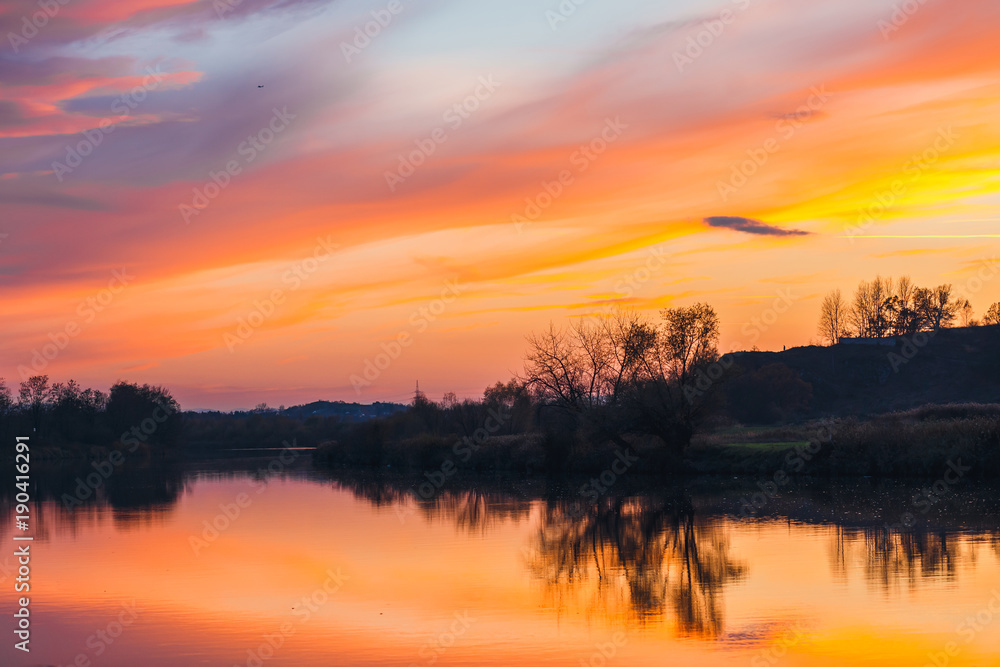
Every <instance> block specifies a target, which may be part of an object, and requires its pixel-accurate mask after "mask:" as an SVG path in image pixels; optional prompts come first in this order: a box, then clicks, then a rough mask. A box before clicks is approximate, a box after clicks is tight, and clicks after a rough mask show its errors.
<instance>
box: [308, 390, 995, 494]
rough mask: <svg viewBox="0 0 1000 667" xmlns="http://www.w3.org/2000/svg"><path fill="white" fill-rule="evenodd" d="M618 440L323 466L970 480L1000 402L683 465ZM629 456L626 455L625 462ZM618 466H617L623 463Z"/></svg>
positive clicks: (549, 439)
mask: <svg viewBox="0 0 1000 667" xmlns="http://www.w3.org/2000/svg"><path fill="white" fill-rule="evenodd" d="M626 440H627V442H628V445H629V447H628V449H627V451H624V452H623V450H622V447H621V446H620V445H615V444H613V443H610V442H606V443H603V444H594V443H592V442H588V441H586V439H583V438H572V437H569V436H563V437H556V436H553V435H551V434H549V435H546V434H540V433H528V434H521V435H507V436H498V437H492V436H484V437H480V438H476V437H475V436H473V437H465V438H455V437H446V436H432V435H422V436H418V437H414V438H406V439H399V440H385V439H379V440H377V441H374V440H369V441H367V442H366V441H357V440H355V441H351V442H343V443H340V442H335V441H330V442H325V443H322V444H320V445H319V447H318V448H317V449H316V451H315V453H314V460H315V461H316V462H317V464H319V465H320V466H324V467H341V466H369V467H391V468H395V469H402V470H419V471H428V472H430V473H431V474H435V475H436V474H441V475H444V476H445V477H449V476H451V475H453V474H454V473H456V472H458V471H469V472H513V473H520V474H526V475H532V474H543V473H548V474H552V473H583V474H593V473H601V472H602V471H605V470H608V469H612V468H617V469H622V468H623V467H627V468H628V469H629V470H633V469H634V470H635V471H637V472H638V473H640V474H654V475H672V474H680V475H703V474H713V475H718V474H723V475H725V474H734V475H760V474H776V473H779V472H783V473H784V474H788V475H811V476H837V477H856V476H872V477H887V478H889V477H900V478H902V477H925V478H937V477H939V476H941V475H942V474H943V471H944V470H946V469H947V468H948V466H949V464H950V463H957V462H959V461H960V462H961V463H960V465H961V466H963V467H967V468H969V470H968V471H966V472H965V473H964V474H968V476H969V477H974V478H989V477H993V476H996V475H998V474H1000V405H998V404H947V405H928V406H924V407H921V408H917V409H914V410H908V411H903V412H892V413H887V414H883V415H877V416H874V417H870V418H868V419H865V420H859V419H857V418H841V419H830V420H814V421H808V422H803V423H798V424H788V425H781V426H773V427H755V428H748V427H740V426H737V427H727V428H719V429H716V430H714V431H711V432H707V433H703V434H699V435H697V436H696V437H695V439H694V440H693V442H692V444H691V446H690V447H688V448H687V450H686V451H685V452H684V454H683V457H682V458H678V457H677V456H676V455H673V454H672V453H671V452H670V451H669V450H667V448H665V447H663V445H662V443H661V442H659V441H658V440H656V439H654V438H641V439H640V438H628V439H626ZM623 454H624V457H623ZM616 462H617V463H616Z"/></svg>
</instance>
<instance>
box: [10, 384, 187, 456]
mask: <svg viewBox="0 0 1000 667" xmlns="http://www.w3.org/2000/svg"><path fill="white" fill-rule="evenodd" d="M180 410H181V408H180V405H179V404H178V403H177V401H176V400H174V398H173V397H172V396H171V395H170V392H169V391H167V390H166V389H164V388H162V387H157V386H152V385H148V384H143V385H139V384H135V383H131V382H124V381H119V382H117V383H115V384H114V385H113V386H112V387H111V390H110V391H109V392H107V393H105V392H102V391H100V390H97V389H90V388H83V387H81V386H80V384H79V383H77V382H76V381H75V380H70V381H68V382H65V383H63V382H56V383H50V382H49V377H48V376H47V375H35V376H32V377H29V378H28V379H26V380H24V381H23V382H21V383H20V385H19V386H18V387H17V393H16V394H14V393H13V392H12V391H11V388H10V387H8V386H7V385H6V382H5V381H4V380H3V379H2V378H0V434H2V436H3V441H4V442H9V441H11V440H12V439H13V436H15V435H27V436H33V437H34V438H36V439H37V440H39V441H41V442H43V443H46V444H70V445H80V444H83V445H109V444H112V443H114V442H116V441H119V442H125V443H126V444H128V443H129V442H132V441H138V442H144V443H148V444H152V445H171V444H173V443H174V442H176V441H177V439H178V437H179V435H180V430H181V421H182V416H181V411H180Z"/></svg>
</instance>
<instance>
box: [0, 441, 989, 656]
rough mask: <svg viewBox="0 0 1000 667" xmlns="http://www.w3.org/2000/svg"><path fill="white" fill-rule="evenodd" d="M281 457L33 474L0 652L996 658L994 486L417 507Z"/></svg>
mask: <svg viewBox="0 0 1000 667" xmlns="http://www.w3.org/2000/svg"><path fill="white" fill-rule="evenodd" d="M285 456H286V460H285V461H284V462H283V461H281V459H280V458H279V457H278V456H277V455H276V454H272V456H271V457H270V458H269V457H266V456H265V457H261V458H257V459H245V458H243V459H238V460H237V459H228V460H205V461H199V462H195V463H185V464H181V463H172V464H168V463H164V462H162V461H160V462H150V463H147V464H145V465H143V464H138V465H134V466H131V468H130V470H127V471H117V472H115V473H114V474H112V475H111V476H110V477H109V478H107V479H104V478H101V480H100V482H99V483H98V484H95V485H94V486H96V487H97V488H96V490H95V489H93V488H91V489H90V490H91V491H92V493H91V494H90V496H89V497H87V498H85V499H83V500H82V501H81V502H80V503H77V502H75V501H74V500H73V494H74V492H75V490H76V489H77V487H78V486H79V484H80V482H79V481H78V479H83V480H86V473H87V469H85V468H84V469H79V467H71V466H70V467H67V466H59V467H55V466H50V468H51V469H45V468H40V467H39V466H36V469H37V472H35V475H36V489H35V491H34V494H35V495H36V497H37V498H38V500H37V501H35V502H34V503H33V505H32V519H33V523H32V535H33V536H34V540H33V541H32V542H31V553H32V559H31V574H30V592H29V593H15V592H14V585H15V577H17V573H16V567H17V564H16V558H15V557H14V556H13V555H12V554H13V551H14V547H13V546H9V545H14V544H21V543H14V542H13V541H12V539H11V538H12V531H13V530H14V527H13V525H12V524H11V523H10V521H11V517H12V515H13V505H12V504H11V501H12V498H10V497H5V498H4V499H3V505H2V506H0V513H2V514H0V533H2V535H0V538H2V540H3V543H4V544H5V545H8V547H5V548H4V549H3V555H2V556H0V605H2V609H3V610H4V615H5V617H6V618H7V619H8V620H7V621H6V622H5V624H6V627H7V628H8V629H7V631H5V632H4V637H5V638H4V640H3V643H2V646H0V658H2V659H0V663H2V664H3V665H81V666H86V665H108V666H127V667H133V666H146V667H159V666H165V667H166V666H169V667H178V666H182V665H223V666H227V667H228V666H233V665H241V666H248V667H255V666H256V667H261V666H263V665H295V666H306V667H308V666H311V665H324V666H327V665H401V666H403V667H411V666H414V665H416V666H421V667H423V666H430V665H438V666H440V665H567V666H570V665H572V666H577V665H593V666H594V667H600V666H604V665H622V666H623V667H625V666H633V665H637V666H641V665H698V666H711V665H750V666H751V667H765V666H772V665H781V666H784V667H797V666H805V665H810V666H814V665H815V666H819V665H823V666H826V665H831V666H832V665H838V666H840V665H880V666H887V665H888V666H894V665H912V666H914V667H922V666H924V665H936V666H937V667H945V666H946V665H949V666H950V665H968V666H971V665H976V666H984V667H985V666H989V667H998V666H1000V508H998V505H1000V493H998V489H997V487H996V486H988V485H983V484H981V483H974V482H972V481H965V480H959V481H958V482H957V483H956V484H953V485H950V486H948V488H947V489H944V487H943V486H941V485H939V487H938V491H942V490H943V493H941V495H940V496H939V495H937V494H935V492H934V491H933V488H928V489H926V490H924V487H925V486H926V485H925V484H923V483H921V482H918V481H901V482H892V483H885V482H881V483H880V482H877V481H873V480H866V479H862V480H849V481H838V482H830V481H828V480H811V481H809V480H799V481H797V482H795V483H793V484H790V485H789V486H788V487H787V488H783V489H781V490H780V493H779V494H777V495H775V494H773V493H765V491H773V489H769V488H768V487H767V485H766V484H764V485H763V488H764V490H762V487H761V485H759V484H758V480H755V479H732V478H726V479H718V478H711V479H698V480H688V481H679V482H663V481H656V482H654V481H652V480H648V479H642V478H640V477H639V476H635V478H634V479H622V480H618V481H617V482H616V483H615V484H614V485H612V486H611V487H610V488H607V489H603V487H602V490H601V491H600V492H593V491H596V490H595V489H593V487H590V489H588V493H586V494H583V493H582V491H583V489H582V488H581V487H583V486H584V485H585V484H589V482H588V480H586V479H572V480H559V481H553V480H544V479H537V480H518V479H492V478H491V479H483V478H458V477H455V478H453V479H448V480H445V483H444V484H443V485H442V486H441V488H435V489H434V492H433V494H429V495H430V497H429V498H421V497H419V496H418V495H417V494H416V493H414V491H413V489H414V487H417V488H419V486H418V485H419V483H420V482H421V481H422V480H421V477H420V475H419V474H414V475H410V476H405V475H388V474H378V475H376V474H373V473H371V472H338V473H334V474H330V473H322V472H319V471H316V470H315V469H313V468H312V467H311V465H310V464H309V462H308V460H307V459H308V455H307V454H305V455H300V454H296V455H294V456H292V455H288V454H287V453H286V454H285ZM292 458H294V459H295V460H294V461H293V460H291V459H292ZM90 471H91V472H93V468H90ZM92 479H93V480H94V481H97V480H96V478H92ZM762 479H766V477H763V478H762ZM428 488H429V487H424V489H425V490H426V489H428ZM926 491H930V494H931V495H929V496H928V495H927V493H926ZM64 494H67V495H64ZM754 494H757V495H754ZM80 495H87V494H86V488H84V489H83V490H81V493H80ZM425 495H426V494H425ZM932 501H933V502H932ZM213 524H214V525H213ZM903 524H909V525H908V526H907V527H903ZM887 526H888V527H887ZM892 526H896V527H895V528H891V527H892ZM21 595H29V596H30V610H31V641H30V648H31V652H30V653H28V654H25V653H23V652H21V651H18V650H15V649H14V643H15V642H16V641H17V639H16V638H15V637H14V635H13V633H12V632H11V630H12V629H13V622H12V619H11V616H10V612H12V611H13V610H14V609H16V604H17V603H16V598H17V597H19V596H21Z"/></svg>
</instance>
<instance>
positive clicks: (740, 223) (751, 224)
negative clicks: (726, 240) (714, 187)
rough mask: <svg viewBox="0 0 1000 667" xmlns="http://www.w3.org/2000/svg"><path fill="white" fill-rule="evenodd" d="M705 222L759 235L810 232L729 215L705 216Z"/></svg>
mask: <svg viewBox="0 0 1000 667" xmlns="http://www.w3.org/2000/svg"><path fill="white" fill-rule="evenodd" d="M705 224H707V225H708V226H709V227H724V228H726V229H733V230H735V231H738V232H746V233H747V234H758V235H760V236H808V235H809V234H811V232H805V231H802V230H801V229H782V228H781V227H775V226H774V225H769V224H767V223H766V222H761V221H760V220H753V219H751V218H741V217H739V216H731V215H714V216H711V217H708V218H705Z"/></svg>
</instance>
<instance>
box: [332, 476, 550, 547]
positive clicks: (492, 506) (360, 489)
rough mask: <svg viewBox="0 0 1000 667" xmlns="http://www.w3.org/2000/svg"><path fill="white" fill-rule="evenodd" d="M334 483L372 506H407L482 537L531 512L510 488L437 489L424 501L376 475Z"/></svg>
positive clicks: (429, 518)
mask: <svg viewBox="0 0 1000 667" xmlns="http://www.w3.org/2000/svg"><path fill="white" fill-rule="evenodd" d="M336 483H337V485H338V486H340V487H341V488H344V489H346V490H348V491H350V492H351V493H353V494H354V495H355V496H357V497H359V498H363V499H364V500H367V501H368V502H370V503H371V504H372V505H374V506H375V507H388V506H395V507H396V511H398V512H401V513H402V512H403V510H402V509H401V507H402V506H410V507H412V509H413V511H414V512H415V513H416V514H418V515H420V516H423V517H424V518H426V519H427V520H434V519H443V520H449V521H452V522H453V523H454V524H455V525H456V526H458V528H460V529H461V530H463V531H465V532H468V533H480V534H485V533H487V532H488V531H489V530H490V529H491V528H493V527H495V526H497V525H499V524H501V523H503V522H505V521H510V520H523V519H526V518H527V516H528V514H529V512H530V511H531V505H530V503H529V502H528V501H526V500H521V499H519V498H518V497H517V496H515V495H512V494H511V490H512V487H506V488H505V489H504V490H499V489H483V488H466V489H461V490H454V491H452V490H439V491H438V492H437V493H435V494H434V495H433V496H432V497H431V498H428V499H423V498H421V497H420V496H419V495H417V493H416V492H415V491H413V490H412V488H409V487H407V486H403V484H404V482H401V481H399V480H394V479H392V478H386V477H382V476H379V475H358V476H343V477H340V478H338V479H337V480H336ZM513 490H516V489H513Z"/></svg>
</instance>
